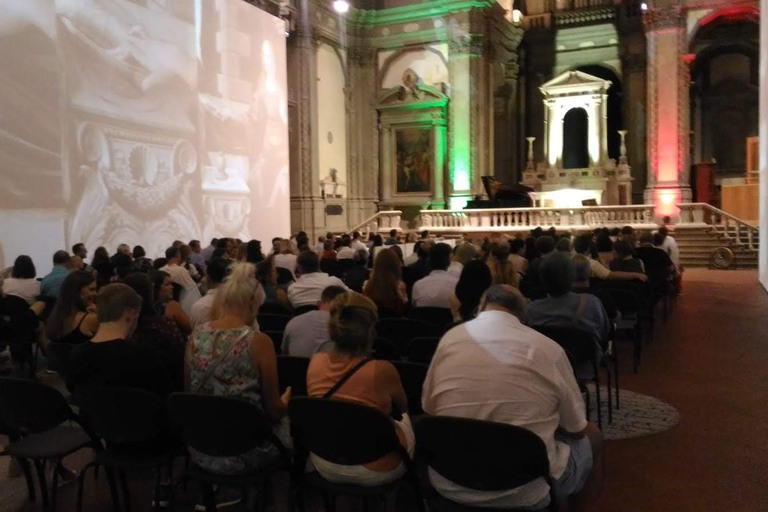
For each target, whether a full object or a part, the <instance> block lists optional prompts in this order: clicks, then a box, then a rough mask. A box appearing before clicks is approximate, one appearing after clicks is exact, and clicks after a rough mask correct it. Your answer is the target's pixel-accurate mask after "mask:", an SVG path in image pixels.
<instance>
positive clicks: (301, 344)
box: [280, 311, 331, 358]
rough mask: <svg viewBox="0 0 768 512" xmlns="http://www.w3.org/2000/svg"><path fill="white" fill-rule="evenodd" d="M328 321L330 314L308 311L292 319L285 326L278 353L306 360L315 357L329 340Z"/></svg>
mask: <svg viewBox="0 0 768 512" xmlns="http://www.w3.org/2000/svg"><path fill="white" fill-rule="evenodd" d="M330 319H331V314H330V313H329V312H328V311H310V312H308V313H304V314H303V315H299V316H296V317H293V318H292V319H291V321H290V322H288V325H286V326H285V333H284V334H283V344H282V346H281V348H280V353H281V354H283V355H288V356H296V357H307V358H310V357H312V356H313V355H315V352H317V351H318V349H319V348H320V347H321V346H322V345H323V344H324V343H326V342H328V341H330V339H331V335H330V334H329V332H328V322H329V321H330Z"/></svg>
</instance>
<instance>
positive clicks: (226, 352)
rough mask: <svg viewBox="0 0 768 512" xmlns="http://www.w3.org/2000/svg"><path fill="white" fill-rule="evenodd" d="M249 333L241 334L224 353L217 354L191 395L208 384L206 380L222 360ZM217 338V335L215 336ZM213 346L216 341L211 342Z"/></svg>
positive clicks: (248, 330) (247, 330)
mask: <svg viewBox="0 0 768 512" xmlns="http://www.w3.org/2000/svg"><path fill="white" fill-rule="evenodd" d="M250 333H251V330H250V329H246V330H245V332H243V333H242V334H241V335H240V336H239V337H238V338H237V339H236V340H235V341H234V342H232V344H231V345H230V346H229V347H227V350H225V351H224V353H222V354H219V357H217V358H216V360H215V361H213V362H212V363H211V365H210V366H209V367H208V370H206V372H205V374H204V375H203V377H202V378H201V379H200V380H199V381H198V383H197V386H195V389H193V390H192V392H193V393H199V392H200V390H201V389H203V386H205V384H206V383H207V382H208V380H209V379H210V378H211V376H212V375H213V374H214V372H215V371H216V370H217V369H218V368H219V366H221V363H222V362H224V359H226V358H227V356H228V355H229V354H230V352H232V350H233V349H234V348H235V347H236V346H237V345H239V344H240V342H241V341H243V340H244V339H245V337H246V336H248V334H250ZM216 338H218V335H217V336H216ZM213 346H214V347H215V346H216V339H214V340H213Z"/></svg>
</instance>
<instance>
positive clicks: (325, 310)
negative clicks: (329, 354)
mask: <svg viewBox="0 0 768 512" xmlns="http://www.w3.org/2000/svg"><path fill="white" fill-rule="evenodd" d="M344 293H347V290H345V289H344V288H342V287H340V286H329V287H327V288H326V289H325V290H323V294H322V295H321V296H320V301H319V302H318V303H317V310H315V311H309V312H307V313H304V314H303V315H299V316H297V317H294V318H292V319H291V321H290V322H288V325H286V326H285V331H284V333H283V343H282V346H281V348H280V353H281V354H282V355H285V356H297V357H307V358H309V357H312V356H313V355H315V353H316V352H319V351H323V352H325V351H328V350H330V349H331V348H332V342H331V341H330V340H331V335H330V333H329V331H328V322H329V321H330V318H331V313H330V311H331V304H332V303H333V300H334V299H335V298H336V297H338V296H339V295H342V294H344Z"/></svg>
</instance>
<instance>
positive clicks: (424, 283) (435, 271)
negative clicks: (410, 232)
mask: <svg viewBox="0 0 768 512" xmlns="http://www.w3.org/2000/svg"><path fill="white" fill-rule="evenodd" d="M429 262H430V267H431V268H432V271H431V272H430V273H429V275H428V276H426V277H424V278H422V279H420V280H418V281H416V282H415V283H414V285H413V294H412V300H413V307H416V308H418V307H434V308H450V307H451V294H452V293H453V292H454V290H455V289H456V283H458V282H459V280H458V278H456V277H454V276H452V275H450V274H449V273H448V272H447V269H448V266H449V265H450V264H451V246H450V245H448V244H435V245H434V246H432V248H431V249H430V251H429Z"/></svg>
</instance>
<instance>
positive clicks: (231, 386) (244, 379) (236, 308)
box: [185, 263, 291, 499]
mask: <svg viewBox="0 0 768 512" xmlns="http://www.w3.org/2000/svg"><path fill="white" fill-rule="evenodd" d="M255 270H256V269H255V268H254V266H253V265H252V264H250V263H235V264H233V265H232V267H231V271H230V272H229V274H228V275H227V276H226V277H225V278H224V282H223V283H222V284H221V285H220V286H219V287H218V291H217V292H216V297H215V300H214V303H213V308H212V310H211V321H210V322H208V323H206V324H202V325H198V326H197V327H196V328H195V330H194V332H193V333H192V336H191V337H190V340H189V342H188V343H187V354H186V377H185V380H186V389H187V391H190V392H192V393H203V394H209V395H224V396H229V397H235V398H241V399H243V400H246V401H248V402H251V403H253V404H256V405H257V406H259V407H260V408H261V409H262V410H263V411H264V413H265V414H266V416H267V417H268V418H269V419H270V420H271V421H272V422H273V430H274V431H275V434H276V435H277V436H278V437H279V438H280V440H281V441H283V443H284V444H286V446H289V445H290V443H289V440H290V439H289V435H288V425H287V422H286V421H284V417H285V413H286V407H287V403H288V400H289V399H290V395H291V393H290V389H288V390H286V392H285V393H284V394H283V396H282V397H281V396H280V393H279V385H278V380H277V358H276V355H275V347H274V344H273V343H272V340H271V339H270V338H269V337H268V336H267V335H266V334H264V333H259V332H256V331H255V330H254V328H253V323H254V321H255V320H256V317H257V315H258V312H259V307H260V306H261V303H262V302H263V297H264V294H263V291H262V290H261V285H260V284H259V282H258V281H257V280H256V277H255ZM278 456H279V452H278V451H277V449H276V448H275V447H274V446H273V445H272V444H269V445H266V446H264V449H254V450H252V451H251V452H248V453H243V454H239V455H235V456H231V457H213V456H209V455H205V454H202V453H199V452H195V451H192V452H191V458H192V461H193V462H194V463H195V464H197V465H198V466H200V467H201V468H203V469H205V470H206V471H210V472H212V473H219V474H227V475H235V474H243V473H249V472H253V471H255V470H257V469H260V468H263V467H264V466H266V465H267V464H269V463H271V462H272V461H273V460H275V459H276V458H277V457H278ZM217 499H219V497H217Z"/></svg>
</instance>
